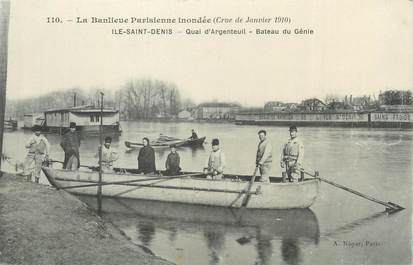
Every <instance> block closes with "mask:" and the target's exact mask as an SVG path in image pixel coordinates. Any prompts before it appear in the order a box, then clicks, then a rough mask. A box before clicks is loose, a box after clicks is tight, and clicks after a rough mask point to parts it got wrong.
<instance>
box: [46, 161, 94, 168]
mask: <svg viewBox="0 0 413 265" xmlns="http://www.w3.org/2000/svg"><path fill="white" fill-rule="evenodd" d="M49 162H52V163H54V162H56V163H60V164H63V162H62V161H59V160H54V159H49ZM79 166H80V167H85V168H88V169H92V170H98V169H99V166H87V165H79Z"/></svg>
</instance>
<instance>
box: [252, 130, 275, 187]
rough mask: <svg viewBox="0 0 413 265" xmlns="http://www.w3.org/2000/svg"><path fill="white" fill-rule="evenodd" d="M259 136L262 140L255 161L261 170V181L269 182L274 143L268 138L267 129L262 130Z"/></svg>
mask: <svg viewBox="0 0 413 265" xmlns="http://www.w3.org/2000/svg"><path fill="white" fill-rule="evenodd" d="M258 137H259V139H260V142H259V143H258V148H257V155H256V159H255V163H256V166H257V167H258V168H259V170H260V175H261V181H262V182H268V183H269V182H270V178H269V174H270V171H271V167H272V145H271V143H270V141H269V140H268V139H267V132H266V131H265V130H260V131H259V132H258Z"/></svg>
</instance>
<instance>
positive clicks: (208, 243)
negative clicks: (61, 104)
mask: <svg viewBox="0 0 413 265" xmlns="http://www.w3.org/2000/svg"><path fill="white" fill-rule="evenodd" d="M80 199H81V200H83V201H84V202H86V203H87V204H88V205H90V206H91V207H92V208H95V207H96V198H95V197H92V196H80ZM102 208H103V209H104V211H105V213H106V214H105V216H106V218H109V219H111V220H112V221H113V222H114V223H115V224H117V223H121V224H120V227H121V228H122V226H124V225H125V222H126V223H128V224H129V226H135V227H136V229H135V232H136V233H137V235H129V236H130V237H132V238H133V237H135V238H137V240H138V241H140V242H141V243H142V244H143V245H145V246H147V247H149V246H150V245H151V243H152V241H153V240H154V237H156V236H155V234H156V233H157V232H158V230H159V229H160V230H161V231H162V230H163V231H167V238H168V239H169V240H170V244H172V243H173V242H174V241H176V240H177V237H178V236H179V234H182V233H184V231H191V234H199V235H200V238H201V241H203V242H204V244H202V245H201V246H199V247H207V249H208V257H209V264H220V262H221V259H222V258H223V256H225V255H224V254H223V252H225V251H226V248H228V246H229V245H234V244H235V246H238V247H240V248H249V249H253V250H255V252H256V255H255V256H256V257H255V258H256V260H255V264H273V262H274V261H273V254H274V252H278V251H277V250H275V246H274V241H276V242H277V243H276V244H275V245H277V246H278V245H279V244H280V252H281V257H282V259H283V260H284V262H285V263H287V264H299V263H300V262H301V260H302V258H301V246H300V244H301V243H304V244H307V245H308V244H312V245H318V242H319V238H320V230H319V225H318V220H317V217H316V215H315V214H314V213H313V212H312V211H311V210H310V209H291V210H254V209H234V208H224V207H211V206H201V205H187V204H176V203H165V202H154V201H141V200H132V199H116V198H104V199H103V206H102ZM116 220H118V222H117V221H116ZM122 223H123V225H122ZM133 223H134V225H133ZM163 244H165V245H167V244H168V243H167V242H164V243H163ZM194 244H196V243H195V242H194ZM163 247H165V246H163ZM238 247H237V248H238ZM157 254H158V255H162V253H157ZM189 258H196V257H189Z"/></svg>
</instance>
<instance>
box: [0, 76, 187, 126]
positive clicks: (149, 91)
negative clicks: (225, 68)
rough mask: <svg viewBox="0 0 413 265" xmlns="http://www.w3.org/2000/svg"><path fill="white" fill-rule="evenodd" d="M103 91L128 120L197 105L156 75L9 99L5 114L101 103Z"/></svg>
mask: <svg viewBox="0 0 413 265" xmlns="http://www.w3.org/2000/svg"><path fill="white" fill-rule="evenodd" d="M101 91H103V92H104V93H105V96H104V105H105V107H106V108H116V109H119V110H120V114H121V118H122V119H125V120H134V119H151V118H156V117H171V116H175V115H177V114H178V113H179V111H180V110H182V109H187V108H193V107H195V104H194V103H193V102H192V101H191V100H189V99H186V100H182V98H181V95H180V92H179V89H178V87H177V86H176V85H175V84H174V83H170V82H165V81H161V80H155V79H136V80H129V81H128V82H126V83H125V85H124V86H123V87H122V88H120V89H119V90H117V91H115V92H113V91H111V90H105V89H103V90H102V89H98V88H93V89H90V90H89V91H88V92H86V91H84V90H82V89H80V88H72V89H68V90H64V91H57V92H50V93H48V94H46V95H43V96H40V97H36V98H27V99H21V100H8V102H7V105H6V115H7V117H14V118H18V119H22V118H23V115H24V114H25V113H38V112H43V111H45V110H49V109H53V108H65V107H73V106H75V105H76V106H80V105H92V106H93V105H94V106H96V107H98V106H99V103H100V102H99V99H100V94H99V92H101Z"/></svg>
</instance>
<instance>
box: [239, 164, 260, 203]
mask: <svg viewBox="0 0 413 265" xmlns="http://www.w3.org/2000/svg"><path fill="white" fill-rule="evenodd" d="M258 169H259V167H258V166H257V167H255V170H254V174H253V175H252V177H251V180H250V182H249V183H248V187H247V189H246V192H245V193H246V194H245V197H244V199H243V200H242V203H241V207H247V205H248V202H249V201H250V197H251V194H250V191H251V188H252V185H253V184H254V181H255V178H256V177H257V172H258Z"/></svg>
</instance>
